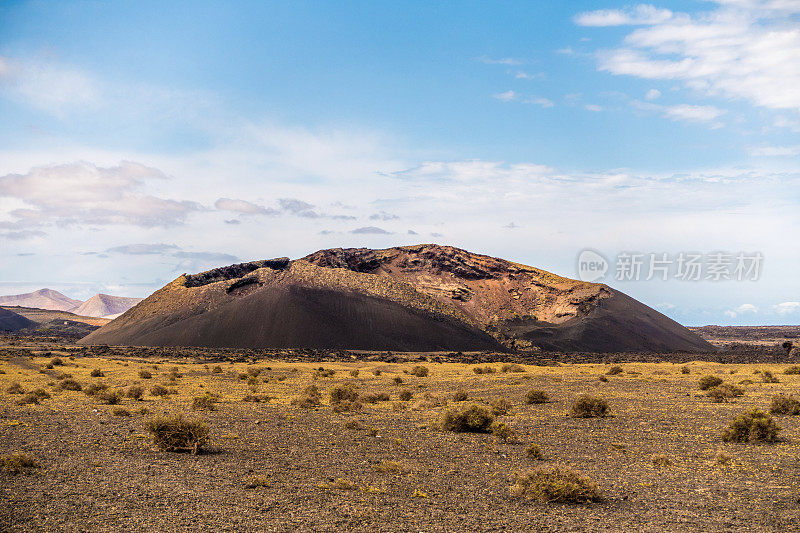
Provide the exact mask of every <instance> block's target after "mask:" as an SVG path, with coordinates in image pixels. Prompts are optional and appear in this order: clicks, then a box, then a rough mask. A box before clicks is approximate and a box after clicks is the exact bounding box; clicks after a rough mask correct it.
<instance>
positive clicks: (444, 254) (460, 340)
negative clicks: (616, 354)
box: [81, 244, 713, 352]
mask: <svg viewBox="0 0 800 533" xmlns="http://www.w3.org/2000/svg"><path fill="white" fill-rule="evenodd" d="M81 342H82V343H84V344H116V345H142V346H208V347H234V348H319V349H354V350H358V349H360V350H407V351H442V350H460V351H475V350H495V351H505V350H508V349H528V348H541V349H546V350H559V351H582V352H609V351H620V352H621V351H709V350H712V349H713V347H712V346H711V345H710V344H708V343H707V342H706V341H704V340H703V339H701V338H700V337H699V336H697V335H696V334H694V333H692V332H691V331H689V330H688V329H686V328H684V327H683V326H681V325H680V324H678V323H677V322H675V321H673V320H671V319H670V318H668V317H666V316H664V315H663V314H661V313H659V312H657V311H655V310H654V309H651V308H650V307H647V306H646V305H644V304H642V303H641V302H638V301H636V300H634V299H633V298H631V297H629V296H627V295H625V294H623V293H621V292H619V291H617V290H614V289H612V288H610V287H608V286H607V285H604V284H597V283H586V282H582V281H576V280H572V279H569V278H564V277H561V276H557V275H555V274H552V273H550V272H547V271H544V270H541V269H538V268H535V267H530V266H526V265H522V264H519V263H514V262H511V261H506V260H503V259H498V258H494V257H490V256H486V255H481V254H475V253H471V252H468V251H466V250H462V249H459V248H455V247H451V246H440V245H433V244H424V245H416V246H403V247H395V248H387V249H382V250H372V249H367V248H346V249H343V248H335V249H330V250H321V251H319V252H316V253H313V254H311V255H309V256H306V257H304V258H302V259H298V260H295V261H290V260H289V259H288V258H279V259H271V260H263V261H255V262H251V263H242V264H238V265H231V266H227V267H222V268H218V269H214V270H210V271H207V272H203V273H200V274H194V275H187V274H184V275H182V276H180V277H179V278H177V279H176V280H174V281H172V282H171V283H169V284H168V285H166V286H165V287H163V288H162V289H160V290H158V291H156V292H155V293H153V294H152V295H151V296H150V297H148V298H146V299H145V300H144V301H142V302H141V303H140V304H139V305H137V306H136V307H134V308H133V309H131V310H129V311H127V312H125V313H124V314H123V315H122V316H120V317H118V318H116V319H115V320H113V321H111V322H110V323H108V324H106V325H105V326H103V327H102V328H100V329H98V330H96V331H94V332H92V333H91V334H90V335H88V336H87V337H85V338H84V339H83V340H82V341H81Z"/></svg>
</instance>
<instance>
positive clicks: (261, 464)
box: [0, 341, 800, 532]
mask: <svg viewBox="0 0 800 533" xmlns="http://www.w3.org/2000/svg"><path fill="white" fill-rule="evenodd" d="M60 348H62V346H61V345H57V344H48V343H46V342H43V341H39V342H38V343H33V344H32V343H28V344H23V345H19V344H17V345H14V346H11V347H9V346H5V347H3V346H2V345H0V370H2V371H3V372H4V373H2V374H0V455H8V454H11V453H16V452H24V453H26V454H28V455H30V456H31V457H33V458H34V459H35V460H36V461H37V462H38V463H39V465H40V467H39V468H32V469H25V470H28V471H26V472H23V473H17V474H12V473H9V472H4V473H0V530H1V531H115V532H116V531H333V530H336V531H371V532H375V531H426V532H427V531H501V530H504V531H536V530H538V531H732V530H735V531H790V530H798V529H800V526H799V525H798V524H800V503H798V498H799V497H800V477H799V474H800V447H799V446H798V444H800V417H797V416H794V417H793V416H776V420H777V422H778V423H779V424H780V425H781V426H782V427H783V430H782V431H781V433H780V434H781V437H782V440H781V441H780V442H778V443H776V444H771V445H770V444H734V443H725V442H722V440H721V437H720V435H721V433H722V431H723V430H724V429H725V428H726V427H727V426H728V424H729V422H730V421H731V420H732V419H733V418H734V417H735V416H736V415H738V414H739V413H741V412H743V411H744V410H746V409H749V408H751V407H754V406H755V407H759V408H761V409H764V410H766V409H768V407H769V404H770V400H771V397H772V396H773V395H775V394H778V393H786V394H791V393H797V392H798V385H800V375H794V374H784V373H783V371H784V370H785V368H786V367H787V365H785V364H784V365H778V364H757V365H754V364H719V363H710V362H701V361H693V362H689V363H686V364H685V365H684V364H673V363H622V364H620V366H621V367H622V369H623V371H622V372H621V373H619V374H616V375H608V376H606V377H605V378H606V379H607V381H605V382H604V381H601V380H600V379H599V378H600V376H601V375H604V374H606V373H607V372H608V370H609V368H610V367H611V365H610V364H556V365H550V366H536V365H531V364H527V365H522V369H523V370H524V371H522V372H512V371H507V372H503V363H502V361H501V360H498V362H496V363H490V364H488V365H487V364H481V365H480V366H481V367H485V366H490V367H492V368H493V369H495V370H496V371H495V372H494V373H488V374H487V373H482V374H476V373H474V372H473V368H474V367H475V366H476V365H472V364H464V363H455V362H443V363H438V362H425V363H421V364H423V365H424V366H425V367H427V368H428V370H429V374H428V375H427V376H425V377H417V376H414V375H411V374H409V373H408V372H409V371H411V370H412V368H413V367H414V366H415V365H417V364H420V363H417V362H408V363H404V362H397V363H387V362H381V361H363V360H353V361H352V362H347V361H331V362H313V363H312V362H302V361H300V362H298V361H292V362H287V361H282V360H259V361H256V362H255V363H253V362H223V363H214V362H207V361H202V360H196V359H193V358H190V357H187V356H186V354H182V352H181V350H177V349H176V350H174V351H173V352H172V354H171V355H170V354H169V353H167V354H164V353H163V352H162V356H161V357H159V358H147V359H144V358H138V357H134V356H130V357H126V356H124V355H114V356H112V357H86V356H85V354H84V355H81V352H72V351H69V350H61V349H60ZM24 349H31V350H32V351H31V352H27V351H25V350H24ZM124 351H125V350H122V352H124ZM117 352H118V353H119V352H120V351H119V350H117ZM191 353H192V355H193V356H196V355H197V352H196V350H195V351H193V352H191ZM31 354H32V355H31ZM54 357H60V358H61V359H62V360H63V362H64V363H65V364H64V365H55V366H53V368H52V369H50V368H47V365H48V363H50V362H51V361H52V360H53V358H54ZM498 357H502V356H498ZM217 364H219V365H220V366H221V369H222V372H220V373H214V372H213V369H214V367H215V366H217ZM154 365H156V366H157V368H154ZM684 366H686V368H687V369H688V371H689V373H688V374H687V373H683V372H684V371H683V370H682V369H683V367H684ZM175 367H177V374H178V375H176V376H175V377H174V379H173V378H171V377H170V373H171V372H172V370H173V369H174V368H175ZM320 367H323V368H324V369H326V370H333V371H334V372H335V373H334V374H333V375H332V376H327V377H323V376H321V375H320V372H317V376H316V377H315V375H314V374H315V370H317V369H319V368H320ZM95 369H99V370H101V371H102V372H103V374H104V376H102V377H91V376H90V373H91V372H92V370H95ZM257 369H260V370H261V371H260V373H258V372H257ZM140 370H145V371H148V372H150V373H151V374H152V377H151V378H149V379H144V378H141V377H140V376H139V371H140ZM354 370H358V375H357V376H353V375H352V374H351V371H354ZM375 370H378V371H380V372H379V375H376V373H375ZM506 370H513V369H510V368H508V367H506ZM765 370H769V371H771V372H773V373H774V375H775V376H776V377H777V378H778V379H779V382H778V383H765V382H763V379H762V376H763V374H762V373H761V372H763V371H765ZM248 371H250V376H247V377H246V379H240V374H247V373H248ZM756 371H758V372H759V373H755V372H756ZM255 373H258V377H256V378H253V379H251V377H252V374H255ZM61 374H71V375H72V378H73V379H75V380H76V381H78V382H79V383H80V384H81V385H82V386H83V387H84V388H85V387H86V386H88V385H90V384H92V383H101V382H102V383H105V384H108V385H109V387H110V390H115V389H119V390H123V389H126V388H127V387H129V386H132V385H137V384H138V385H141V386H143V387H144V388H145V393H144V396H143V397H142V399H141V400H134V399H131V398H125V399H123V400H122V402H121V404H120V405H107V404H104V403H102V402H101V401H99V400H98V399H97V398H96V397H92V396H88V395H87V394H85V393H84V392H83V391H72V390H59V388H58V382H59V380H58V378H59V377H62V376H61ZM706 374H712V375H716V376H718V377H720V378H722V379H724V380H725V381H727V382H729V383H734V384H740V383H741V384H740V385H739V386H740V387H742V388H744V391H745V394H744V396H743V397H740V398H736V399H735V400H734V401H732V402H729V403H713V402H712V401H711V400H710V399H709V398H708V397H706V395H705V393H704V392H703V391H700V390H699V389H698V379H699V378H700V377H701V376H703V375H706ZM396 378H399V380H402V383H400V384H397V383H395V380H396ZM248 380H249V383H248ZM16 382H18V383H19V384H20V385H21V387H22V388H23V389H24V390H25V391H31V390H35V389H37V388H43V389H45V390H46V391H47V392H48V393H49V394H50V395H51V398H49V399H43V400H41V403H40V404H38V405H36V404H30V405H18V404H17V401H18V400H19V399H20V398H21V396H22V395H21V394H14V393H9V392H8V388H9V387H10V386H11V385H12V384H14V383H16ZM347 382H352V383H354V384H355V385H356V386H357V390H358V392H359V393H360V394H361V395H366V394H369V393H382V392H385V393H388V394H389V397H390V400H389V401H378V402H377V403H374V404H373V403H366V402H362V404H363V407H362V408H361V410H360V411H355V412H342V413H336V412H334V411H333V409H332V408H331V405H330V401H329V400H330V398H329V392H330V390H331V389H332V388H334V387H335V386H337V385H341V384H344V383H347ZM742 382H744V383H742ZM155 384H160V385H163V386H165V387H167V388H168V389H174V390H175V391H176V393H175V394H170V395H168V396H166V397H159V396H153V395H152V394H151V393H150V388H151V387H152V386H153V385H155ZM311 384H315V385H316V386H317V387H318V388H319V389H320V390H321V391H322V405H320V406H318V407H312V408H302V407H299V406H295V405H291V400H292V398H293V397H295V396H297V395H298V394H299V393H300V391H301V390H303V389H304V388H305V387H307V386H309V385H311ZM531 389H541V390H543V391H545V392H546V393H547V395H548V396H549V397H550V401H549V402H548V403H545V404H538V405H528V404H526V403H525V394H526V393H527V392H528V391H529V390H531ZM404 390H408V391H411V392H412V394H413V397H412V398H411V399H410V400H408V401H401V400H400V399H399V395H400V392H401V391H404ZM456 391H465V392H466V393H467V396H468V399H467V400H466V401H460V402H457V401H455V400H454V399H453V393H454V392H456ZM205 392H211V393H214V394H217V395H218V396H219V398H220V401H219V402H218V403H217V404H216V410H214V411H193V410H192V408H191V404H192V399H193V398H194V397H195V396H199V395H202V394H204V393H205ZM583 393H591V394H592V395H596V396H600V397H602V398H604V399H606V400H607V401H608V404H609V406H610V410H609V412H610V414H611V416H608V417H605V418H588V419H575V418H569V417H568V416H567V412H568V411H569V408H570V406H571V404H572V403H573V402H574V401H575V400H576V398H577V397H578V396H579V395H581V394H583ZM248 394H257V395H267V396H269V397H270V400H269V401H268V402H261V403H251V402H243V401H242V399H243V398H244V397H245V396H247V395H248ZM498 397H502V398H505V399H507V400H508V401H509V402H510V403H511V405H512V409H511V411H510V412H509V413H508V414H507V415H501V416H498V420H499V421H502V422H505V423H506V424H508V425H509V426H510V427H511V428H512V429H513V431H514V433H515V434H516V437H517V440H518V442H517V443H504V442H499V441H498V440H497V439H496V438H495V437H494V436H493V435H491V434H471V433H449V432H445V431H442V430H441V429H437V427H436V423H437V421H438V420H439V419H440V417H441V415H442V412H443V411H445V410H447V409H451V408H454V407H455V408H459V407H465V406H469V405H472V404H477V405H485V406H488V405H489V404H490V403H491V401H492V400H494V399H496V398H498ZM445 400H446V405H443V404H444V402H445ZM120 407H122V408H124V409H126V410H127V411H128V412H129V413H130V414H131V416H118V415H115V414H114V411H115V409H118V408H120ZM143 410H144V413H143ZM179 411H182V412H186V413H188V414H189V415H190V416H192V417H199V418H202V419H204V420H206V421H207V422H208V423H209V425H210V429H211V444H210V446H208V447H207V450H206V452H205V453H201V454H199V455H191V454H188V453H175V452H167V451H161V450H159V449H158V448H157V447H155V446H154V444H153V442H152V441H151V439H150V437H149V435H148V434H147V433H146V431H145V422H146V421H147V420H148V419H150V418H152V417H154V416H157V415H160V414H172V413H176V412H179ZM353 421H358V424H355V423H353ZM531 443H534V444H537V445H538V446H539V447H540V448H541V451H542V452H543V455H544V460H533V459H529V458H528V457H527V456H526V453H525V450H526V447H527V446H528V445H529V444H531ZM726 456H727V457H728V458H729V460H726ZM654 459H655V461H654ZM389 461H394V462H397V463H398V464H399V467H400V468H399V471H394V472H385V471H382V469H381V468H380V465H381V464H382V463H384V462H389ZM665 463H669V464H665ZM551 465H563V466H566V467H568V468H571V469H573V470H576V471H578V472H580V473H582V474H583V475H585V476H586V477H588V478H590V479H591V480H592V481H594V482H595V483H596V484H597V486H598V487H599V489H600V492H601V496H602V500H601V501H600V502H597V503H590V504H586V503H580V504H562V503H540V502H535V501H530V500H526V499H519V498H514V497H512V496H511V494H510V492H509V487H510V486H511V484H512V483H513V480H514V478H515V476H516V474H517V473H520V472H524V471H527V470H530V469H534V468H537V467H542V466H545V467H546V466H551ZM254 479H255V482H254ZM253 485H257V486H253Z"/></svg>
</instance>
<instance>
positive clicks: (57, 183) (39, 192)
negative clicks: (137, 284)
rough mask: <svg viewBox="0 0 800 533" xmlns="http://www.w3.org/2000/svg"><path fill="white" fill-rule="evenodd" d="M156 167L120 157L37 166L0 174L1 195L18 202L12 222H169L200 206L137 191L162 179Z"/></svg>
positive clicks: (148, 224)
mask: <svg viewBox="0 0 800 533" xmlns="http://www.w3.org/2000/svg"><path fill="white" fill-rule="evenodd" d="M167 179H168V178H167V176H166V175H164V173H163V172H161V171H160V170H158V169H155V168H150V167H146V166H144V165H142V164H139V163H134V162H130V161H123V162H121V163H119V164H118V165H117V166H114V167H98V166H95V165H93V164H91V163H87V162H78V163H69V164H63V165H51V166H45V167H36V168H33V169H31V170H30V171H29V172H28V173H27V174H7V175H5V176H1V177H0V197H3V196H5V197H10V198H16V199H18V200H22V201H23V202H24V204H25V207H22V208H18V209H14V210H12V211H11V212H10V213H8V214H9V215H11V216H12V217H14V218H15V219H16V220H15V221H14V222H15V223H16V224H18V225H21V226H28V227H37V226H41V225H44V224H50V223H54V224H57V225H61V226H68V225H110V224H127V225H134V226H143V227H153V226H174V225H176V224H181V223H182V222H183V221H184V220H185V218H186V216H187V215H188V214H189V213H191V212H192V211H198V210H200V209H201V206H200V205H199V204H197V203H195V202H189V201H178V200H170V199H164V198H159V197H156V196H153V195H149V194H146V193H144V192H143V191H142V189H143V187H144V185H145V183H147V182H150V181H153V180H167Z"/></svg>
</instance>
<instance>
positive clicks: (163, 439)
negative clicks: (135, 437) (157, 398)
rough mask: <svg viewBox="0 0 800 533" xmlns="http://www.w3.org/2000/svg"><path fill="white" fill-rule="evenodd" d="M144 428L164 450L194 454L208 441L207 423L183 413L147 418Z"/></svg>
mask: <svg viewBox="0 0 800 533" xmlns="http://www.w3.org/2000/svg"><path fill="white" fill-rule="evenodd" d="M145 429H146V430H147V432H148V433H150V434H151V435H152V436H153V442H154V443H155V444H156V446H158V447H159V448H161V449H162V450H166V451H188V452H191V453H192V455H195V454H197V453H198V452H200V450H201V448H202V446H204V445H205V444H207V443H208V441H209V431H208V424H206V423H205V422H204V421H202V420H196V419H190V418H185V417H184V416H183V413H178V414H177V415H174V416H171V417H170V416H164V417H159V418H154V419H152V420H149V421H147V423H146V424H145Z"/></svg>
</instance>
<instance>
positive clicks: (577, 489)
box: [511, 466, 600, 503]
mask: <svg viewBox="0 0 800 533" xmlns="http://www.w3.org/2000/svg"><path fill="white" fill-rule="evenodd" d="M511 496H512V497H514V498H527V499H529V500H535V501H539V502H542V503H551V502H552V503H562V502H563V503H588V502H595V501H598V500H600V493H599V491H598V489H597V485H595V484H594V483H593V482H592V481H591V480H589V479H588V478H586V477H583V476H582V475H580V474H578V473H577V472H574V471H572V470H570V469H568V468H566V467H563V466H553V467H549V468H545V467H541V468H537V469H536V470H531V471H530V472H526V473H524V474H520V475H518V476H517V479H516V481H515V482H514V484H513V485H512V486H511Z"/></svg>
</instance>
